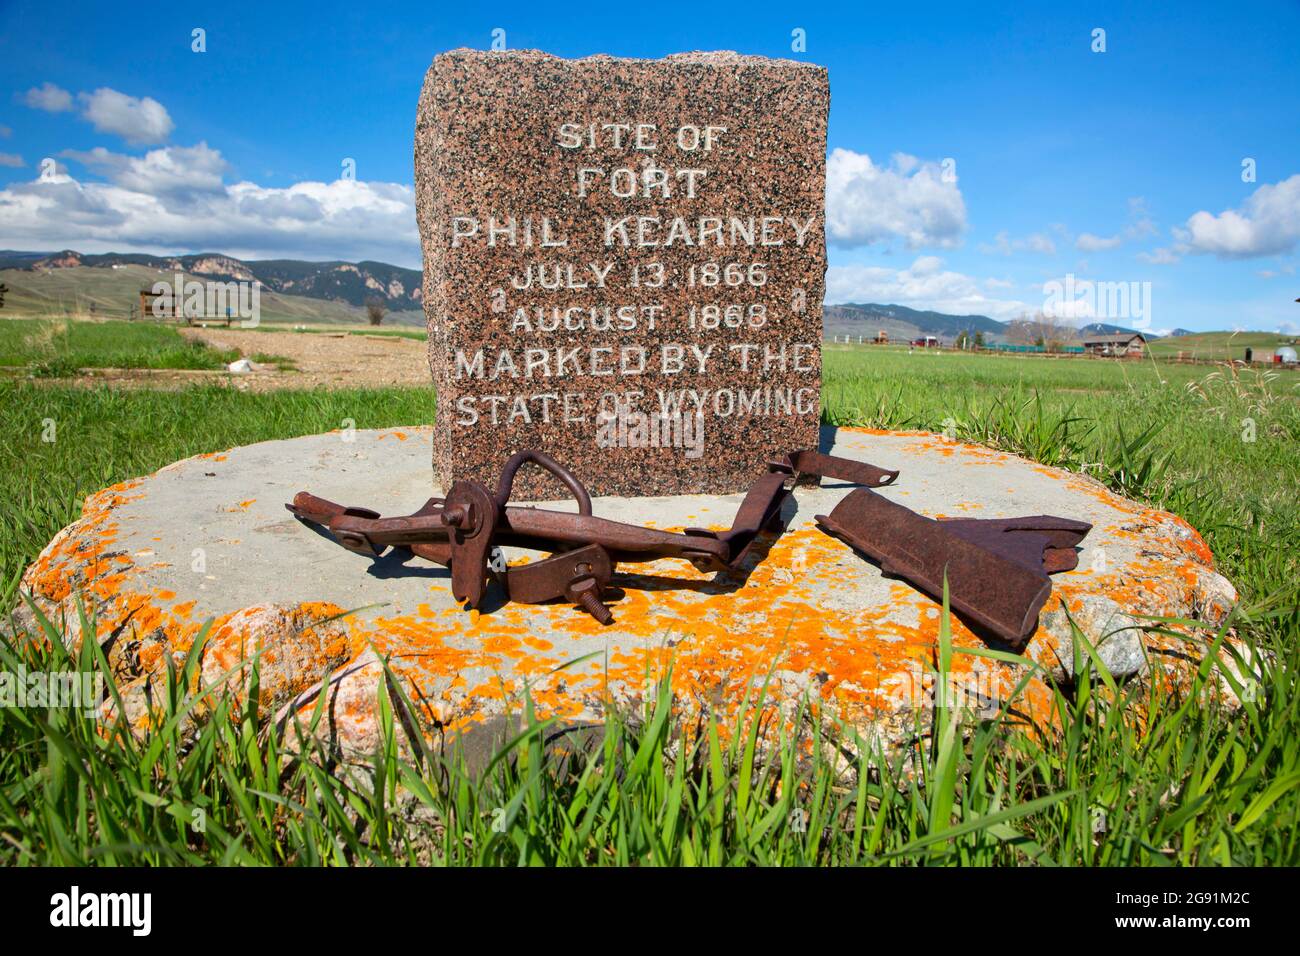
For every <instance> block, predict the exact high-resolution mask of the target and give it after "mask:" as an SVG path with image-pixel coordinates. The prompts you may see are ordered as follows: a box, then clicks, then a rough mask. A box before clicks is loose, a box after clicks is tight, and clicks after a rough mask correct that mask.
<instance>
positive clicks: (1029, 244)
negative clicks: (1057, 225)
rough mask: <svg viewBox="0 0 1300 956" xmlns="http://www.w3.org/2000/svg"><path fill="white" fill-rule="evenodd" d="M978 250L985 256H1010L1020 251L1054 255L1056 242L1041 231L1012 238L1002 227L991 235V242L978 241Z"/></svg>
mask: <svg viewBox="0 0 1300 956" xmlns="http://www.w3.org/2000/svg"><path fill="white" fill-rule="evenodd" d="M979 250H980V252H982V253H984V254H985V255H986V256H1011V255H1015V254H1017V253H1020V252H1041V253H1042V254H1043V255H1046V256H1054V255H1056V243H1055V242H1053V241H1052V237H1051V236H1049V235H1047V234H1046V233H1042V232H1035V233H1033V234H1032V235H1028V236H1025V237H1024V238H1023V239H1012V238H1011V237H1010V236H1009V235H1008V234H1007V232H1006V230H1005V229H1004V230H1003V231H1002V232H999V233H998V234H997V235H996V236H994V237H993V241H992V242H983V243H980V247H979Z"/></svg>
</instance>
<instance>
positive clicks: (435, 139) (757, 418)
mask: <svg viewBox="0 0 1300 956" xmlns="http://www.w3.org/2000/svg"><path fill="white" fill-rule="evenodd" d="M829 103H830V91H829V85H828V82H827V76H826V71H825V70H824V69H822V68H821V67H817V66H812V65H809V64H806V63H798V62H793V61H788V60H769V59H764V58H761V57H751V56H740V55H738V54H735V53H687V54H680V55H677V56H671V57H667V58H665V59H662V60H626V59H615V58H612V57H607V56H596V57H589V58H586V59H581V60H564V59H559V58H557V57H553V56H550V55H549V54H545V53H540V52H536V51H509V52H481V51H475V50H455V51H452V52H450V53H444V54H441V55H440V56H438V57H436V58H435V59H434V61H433V65H432V66H431V67H430V69H429V72H428V75H427V76H426V77H425V84H424V92H423V95H422V96H421V98H420V108H419V116H418V121H417V125H416V136H415V181H416V208H417V212H418V217H419V224H420V235H421V240H422V244H423V250H424V301H425V309H426V315H427V318H428V325H429V364H430V367H431V369H432V371H433V378H434V384H435V386H436V387H437V390H438V409H437V424H436V427H435V429H434V436H435V437H434V451H433V460H434V470H435V477H436V479H437V480H438V482H439V483H440V484H442V485H443V487H446V485H447V483H448V482H449V480H450V479H451V478H452V477H453V476H455V477H474V478H477V479H479V480H481V481H487V482H493V481H494V480H495V477H496V475H497V473H498V472H499V471H500V468H501V465H502V463H503V462H504V461H505V460H506V458H507V457H509V456H510V455H511V454H512V453H513V452H515V451H517V450H518V449H520V448H526V447H532V448H538V449H541V450H544V451H546V452H548V453H549V454H551V455H552V456H554V457H555V458H557V459H558V460H560V461H561V462H563V463H565V464H567V465H568V466H569V467H571V468H572V469H573V470H574V471H575V473H577V474H578V475H579V476H580V478H581V479H582V481H583V482H584V483H585V484H586V485H587V487H588V488H589V489H590V490H591V491H592V492H593V493H596V494H623V495H665V494H680V493H688V492H731V491H737V490H740V489H742V488H744V487H746V486H747V485H748V484H749V483H750V482H751V481H752V480H753V479H754V477H755V476H756V475H757V474H759V473H760V472H761V471H762V468H763V463H764V462H765V461H767V460H768V459H769V458H772V457H774V456H776V455H778V454H780V453H781V452H785V451H789V450H791V449H795V448H801V447H810V446H815V445H816V442H817V423H818V417H819V413H820V393H821V348H820V343H821V331H822V325H821V309H822V294H823V291H824V280H825V272H826V248H825V233H824V202H825V158H826V118H827V111H828V108H829ZM593 125H594V129H593ZM584 170H585V171H584ZM618 170H624V172H618ZM629 194H630V195H629ZM710 264H716V268H717V272H716V276H717V278H718V281H717V282H716V284H715V283H712V282H711V280H712V279H713V278H714V276H715V273H714V271H713V269H714V266H713V265H710ZM728 266H730V268H728ZM711 307H717V309H718V311H717V312H716V313H713V312H706V311H705V310H706V309H710V308H711ZM728 307H730V311H728V310H727V309H728ZM692 309H694V310H695V324H694V327H692V322H691V315H692ZM606 310H608V312H607V311H606ZM607 316H608V318H607ZM715 318H716V319H718V320H719V321H717V322H716V323H715V322H714V321H713V320H714V319H715ZM729 325H730V327H729ZM683 401H684V402H685V405H678V406H677V407H679V408H685V409H686V413H685V414H676V415H673V414H670V415H669V417H668V419H667V421H666V422H663V423H658V424H656V423H655V422H654V421H653V419H651V418H650V417H649V416H653V415H656V414H657V413H658V412H660V411H661V410H663V409H664V408H666V407H667V408H668V409H669V411H670V413H671V410H672V407H673V403H674V402H678V403H680V402H683ZM620 403H621V405H622V407H623V408H624V409H625V410H630V411H631V412H632V414H630V415H629V414H623V415H622V416H621V418H615V419H614V420H613V422H609V421H607V420H606V419H608V418H609V413H613V412H616V410H617V408H618V405H619V404H620ZM665 403H667V404H665ZM602 410H604V412H605V413H606V417H605V419H602ZM642 414H644V415H645V416H647V417H646V418H642V417H641V415H642ZM494 417H495V421H494V420H493V419H494ZM558 494H560V486H559V485H558V483H556V482H554V481H552V480H551V479H549V478H547V477H545V476H543V475H542V474H541V473H540V472H537V471H531V470H526V471H525V472H524V473H521V474H520V476H519V480H518V482H517V483H516V496H517V497H538V496H544V495H558Z"/></svg>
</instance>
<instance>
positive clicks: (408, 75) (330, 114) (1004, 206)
mask: <svg viewBox="0 0 1300 956" xmlns="http://www.w3.org/2000/svg"><path fill="white" fill-rule="evenodd" d="M1069 7H1070V9H1068V11H1067V10H1066V9H1062V10H1060V11H1052V10H1050V9H1047V8H1046V6H1045V5H1040V4H1023V5H996V4H970V3H953V4H946V3H941V2H928V3H926V4H923V5H909V6H906V7H903V6H900V5H889V6H880V7H875V6H871V5H867V4H852V5H844V6H842V7H841V6H828V7H817V6H815V5H812V4H789V3H786V4H779V5H765V4H761V3H744V4H715V3H703V2H695V3H689V4H671V3H630V4H619V5H613V4H601V5H584V4H574V5H566V6H552V5H549V4H545V3H540V2H533V3H529V4H519V5H515V4H511V3H493V4H490V5H484V6H481V7H479V6H475V5H473V4H468V3H462V4H455V5H450V6H444V5H441V4H431V3H424V4H414V3H412V4H393V5H385V4H362V3H346V4H339V5H334V4H331V3H329V2H327V0H321V2H317V3H311V4H265V3H263V4H249V5H246V6H245V5H242V4H239V3H223V4H220V5H208V4H202V5H199V4H195V5H186V4H178V3H168V4H148V3H135V4H130V5H127V6H117V5H110V4H94V5H90V4H78V3H62V4H59V5H57V6H53V7H52V6H50V5H49V4H48V3H28V2H18V3H0V16H2V17H3V22H4V24H5V28H4V31H3V33H2V34H0V77H2V78H3V82H4V86H5V87H7V88H8V90H9V91H10V92H9V93H8V95H5V96H3V97H0V248H16V249H57V248H65V247H66V248H75V249H79V250H81V251H86V252H99V251H108V250H113V251H131V250H139V251H151V252H187V251H221V252H229V253H231V254H234V255H241V256H248V257H271V256H293V257H300V258H309V259H358V258H376V259H381V260H385V261H390V262H396V263H398V264H401V265H407V266H412V267H418V266H419V250H418V243H417V241H416V233H415V221H414V211H413V206H412V204H411V195H410V187H411V183H412V179H413V174H412V134H413V127H414V120H415V107H416V102H417V99H418V97H419V92H420V85H421V82H422V79H423V75H424V71H425V69H426V68H427V66H428V63H429V60H430V59H431V58H432V56H433V55H434V54H435V53H438V52H440V51H442V50H448V49H452V48H455V47H459V46H471V47H479V48H486V47H488V46H489V45H490V43H491V40H492V31H493V30H494V29H496V28H500V29H503V30H505V36H506V43H507V45H508V46H510V47H512V48H538V49H543V50H546V51H548V52H551V53H555V54H557V55H561V56H583V55H587V54H592V53H610V54H614V55H624V56H640V57H657V56H662V55H664V54H668V53H673V52H679V51H684V50H694V49H734V50H739V51H741V52H744V53H752V54H761V55H767V56H780V57H793V58H797V59H805V60H809V61H812V62H816V63H819V64H822V65H824V66H826V67H827V68H828V69H829V70H830V77H831V99H832V105H831V122H830V134H829V142H828V149H829V151H830V157H829V164H828V175H829V179H830V183H829V186H828V197H827V204H828V208H827V227H828V237H829V239H830V261H831V271H830V273H829V275H828V300H829V301H876V302H897V303H901V304H904V305H909V306H912V307H915V308H937V309H940V310H943V311H958V312H983V313H986V314H990V315H993V316H995V317H997V318H1011V317H1014V316H1015V315H1018V314H1020V313H1022V312H1026V311H1034V310H1037V309H1040V308H1042V307H1043V305H1044V302H1045V299H1046V297H1047V291H1046V290H1045V288H1044V283H1049V282H1052V281H1053V280H1056V281H1061V282H1063V281H1064V280H1065V277H1067V276H1070V275H1072V276H1073V277H1074V280H1075V282H1076V284H1080V283H1086V282H1089V281H1092V282H1122V283H1126V284H1133V285H1131V286H1130V288H1131V289H1132V290H1133V296H1134V300H1133V301H1134V302H1143V303H1144V305H1143V307H1142V308H1141V309H1133V310H1131V314H1122V315H1110V314H1108V313H1105V312H1104V311H1092V312H1089V311H1088V308H1087V306H1086V305H1085V306H1084V307H1083V308H1082V309H1081V310H1075V311H1074V312H1073V313H1072V314H1073V315H1075V316H1076V317H1078V318H1102V319H1107V320H1111V321H1116V322H1118V323H1119V324H1125V325H1139V326H1144V327H1147V328H1150V329H1151V330H1154V331H1160V330H1163V329H1168V328H1172V327H1175V326H1182V327H1185V328H1191V329H1216V328H1233V327H1243V328H1261V329H1276V328H1281V329H1283V330H1286V331H1295V330H1296V327H1297V325H1298V324H1300V304H1297V303H1296V302H1295V301H1294V300H1295V299H1296V297H1297V296H1300V273H1298V272H1297V269H1296V266H1297V263H1298V262H1300V252H1298V250H1300V108H1298V107H1300V42H1298V41H1300V2H1295V0H1292V2H1272V3H1270V2H1260V3H1255V4H1234V5H1224V4H1200V3H1169V4H1142V5H1141V8H1140V9H1130V5H1126V4H1070V5H1069ZM195 28H202V29H203V30H205V31H206V35H205V40H206V48H207V49H206V52H204V53H195V52H193V51H192V49H191V47H192V44H193V41H192V31H193V30H194V29H195ZM1098 28H1100V29H1103V30H1105V37H1104V40H1105V50H1104V52H1094V50H1093V47H1094V46H1096V45H1097V41H1096V40H1095V39H1094V30H1096V29H1098ZM795 29H802V30H803V31H805V35H806V51H800V52H792V50H791V44H792V31H793V30H795ZM47 158H48V159H52V160H53V161H54V162H53V165H51V166H49V167H48V168H47V169H46V170H45V175H44V179H43V180H42V178H41V177H42V161H43V160H45V159H47ZM344 158H352V159H354V160H355V163H356V180H357V181H356V182H355V183H351V182H349V183H343V182H339V180H340V174H341V164H342V161H343V159H344ZM1246 160H1253V170H1254V180H1253V181H1243V166H1242V164H1243V161H1246ZM954 174H955V175H954ZM1145 283H1150V286H1149V287H1148V286H1145V285H1144V284H1145ZM1081 288H1086V286H1081ZM1146 289H1149V301H1147V300H1146V299H1145V296H1144V294H1143V293H1144V291H1145V290H1146ZM1086 301H1087V299H1086V297H1085V302H1086Z"/></svg>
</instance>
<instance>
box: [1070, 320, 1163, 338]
mask: <svg viewBox="0 0 1300 956" xmlns="http://www.w3.org/2000/svg"><path fill="white" fill-rule="evenodd" d="M1137 334H1138V330H1137V329H1128V328H1125V327H1124V326H1122V325H1111V324H1109V323H1107V322H1090V323H1089V324H1088V325H1081V326H1079V338H1083V337H1085V336H1088V335H1137ZM1142 334H1143V335H1144V336H1146V337H1147V338H1148V339H1155V338H1159V336H1157V335H1152V334H1151V333H1150V332H1143V333H1142Z"/></svg>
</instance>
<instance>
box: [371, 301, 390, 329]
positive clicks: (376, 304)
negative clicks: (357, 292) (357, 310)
mask: <svg viewBox="0 0 1300 956" xmlns="http://www.w3.org/2000/svg"><path fill="white" fill-rule="evenodd" d="M387 311H388V306H387V304H385V302H384V300H383V299H381V298H379V296H377V295H372V296H371V297H370V298H368V299H366V317H367V318H369V319H370V324H371V325H379V324H380V323H382V322H383V321H384V313H385V312H387Z"/></svg>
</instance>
